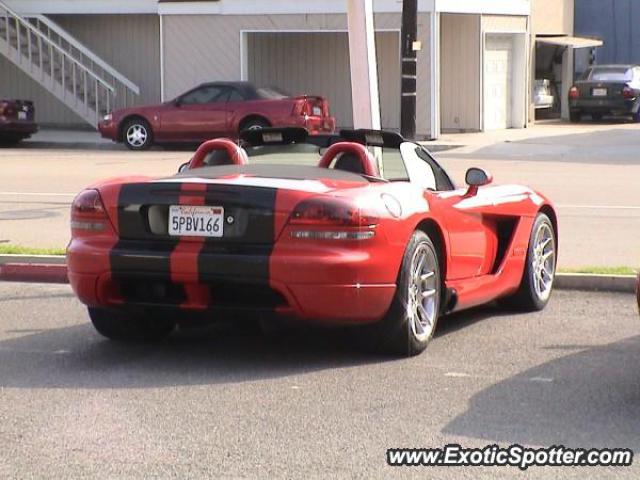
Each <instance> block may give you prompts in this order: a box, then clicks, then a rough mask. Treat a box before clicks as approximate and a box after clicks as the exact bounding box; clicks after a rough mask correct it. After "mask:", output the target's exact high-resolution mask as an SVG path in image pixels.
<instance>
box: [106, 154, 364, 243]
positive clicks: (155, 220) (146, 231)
mask: <svg viewBox="0 0 640 480" xmlns="http://www.w3.org/2000/svg"><path fill="white" fill-rule="evenodd" d="M245 168H246V167H245ZM250 168H251V170H252V171H253V170H255V171H256V172H259V171H263V170H270V169H273V168H276V169H277V170H278V171H279V172H280V175H279V176H278V177H275V175H274V176H273V177H266V176H257V175H253V176H250V175H239V174H237V173H235V174H232V173H231V172H233V171H234V170H237V167H233V166H229V167H204V168H199V169H196V170H192V171H187V172H184V173H183V174H180V175H177V176H175V177H171V178H167V179H161V180H150V181H145V182H136V183H126V184H124V185H122V186H121V187H118V188H119V190H118V192H117V193H116V192H113V193H112V194H108V193H107V194H105V195H103V198H112V200H111V202H109V201H108V200H106V202H107V203H111V204H110V205H109V204H107V210H108V211H109V213H110V216H111V217H112V221H113V223H114V226H115V227H116V230H117V232H118V235H119V237H120V238H121V239H123V240H135V241H163V240H164V241H170V240H178V239H180V240H181V241H187V242H189V241H191V242H198V241H202V239H201V238H196V237H193V236H176V235H175V234H174V235H171V234H170V233H169V231H170V229H169V225H170V222H172V221H173V220H172V219H173V218H174V217H176V215H179V216H183V215H185V216H187V217H188V216H192V217H193V218H194V221H195V217H196V215H198V214H202V212H205V213H204V215H205V220H198V221H199V222H201V224H202V225H206V222H207V220H206V218H211V217H209V215H214V216H215V218H217V220H218V224H219V228H220V229H221V231H220V236H219V237H218V238H214V237H208V236H206V235H205V234H204V232H203V235H202V236H204V237H205V238H207V240H210V241H214V242H218V243H220V244H226V245H241V244H243V245H271V244H273V243H274V242H275V240H276V239H277V238H278V236H279V234H280V232H281V231H282V229H283V228H284V226H285V224H286V222H287V220H288V218H289V215H290V212H291V211H292V210H293V208H294V207H295V206H296V205H297V204H298V203H299V202H300V201H302V200H304V199H305V198H308V197H310V196H313V195H319V194H327V193H331V192H333V191H334V190H335V189H336V188H344V187H350V186H353V187H362V186H366V185H367V184H368V182H367V181H366V180H364V179H363V178H362V177H360V176H358V175H354V174H350V173H347V172H339V173H338V174H337V175H335V174H334V172H332V171H330V170H325V169H318V168H316V167H291V168H287V167H286V166H282V165H280V166H266V165H263V166H261V167H258V166H252V167H250ZM287 172H289V173H290V174H289V175H287ZM296 172H297V173H299V174H296ZM309 172H314V173H315V174H316V175H319V174H320V172H324V175H325V176H327V177H329V178H328V179H322V180H321V179H320V178H308V177H309V176H310V175H309ZM287 177H288V178H287ZM331 177H334V178H333V179H332V178H331ZM177 206H183V207H198V208H194V209H191V208H185V209H182V210H183V212H182V213H177V212H176V210H177V209H175V208H174V209H173V210H172V208H171V207H177ZM201 207H203V208H201ZM207 207H210V208H207ZM212 209H213V210H212ZM214 221H215V220H214ZM203 228H205V227H203ZM174 233H175V232H174Z"/></svg>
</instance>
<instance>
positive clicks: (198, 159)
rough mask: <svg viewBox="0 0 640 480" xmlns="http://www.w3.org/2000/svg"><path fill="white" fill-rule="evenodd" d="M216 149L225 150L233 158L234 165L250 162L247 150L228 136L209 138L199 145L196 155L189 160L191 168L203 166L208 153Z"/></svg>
mask: <svg viewBox="0 0 640 480" xmlns="http://www.w3.org/2000/svg"><path fill="white" fill-rule="evenodd" d="M215 150H225V151H226V152H227V154H228V155H229V158H230V159H231V164H232V165H246V164H247V163H249V159H248V157H247V152H245V151H244V149H243V148H241V147H239V146H238V145H236V144H235V143H234V142H233V141H232V140H229V139H227V138H217V139H215V140H208V141H206V142H204V143H203V144H202V145H200V146H199V147H198V150H196V153H195V155H194V156H193V158H192V159H191V161H190V162H189V169H192V168H198V167H202V166H203V165H204V160H205V158H207V155H208V154H209V153H211V152H213V151H215Z"/></svg>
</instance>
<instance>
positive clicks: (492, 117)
mask: <svg viewBox="0 0 640 480" xmlns="http://www.w3.org/2000/svg"><path fill="white" fill-rule="evenodd" d="M531 1H534V2H535V3H534V5H533V6H532V3H531ZM531 1H530V0H423V1H421V2H420V4H419V10H420V13H419V37H420V40H421V41H422V50H421V51H420V52H419V56H418V75H417V82H418V96H417V102H418V108H417V132H418V135H419V137H421V138H435V137H437V135H438V134H439V133H440V132H441V131H480V130H487V129H499V128H522V127H525V126H526V124H527V123H528V122H529V121H531V120H532V112H533V109H532V107H531V100H530V96H531V95H530V92H531V81H532V79H533V78H534V73H535V54H534V51H535V50H534V45H535V39H536V33H537V32H543V33H544V34H545V35H556V36H561V37H562V36H564V37H565V38H571V37H567V36H568V35H571V33H572V31H573V0H567V1H558V0H531ZM3 6H7V7H9V8H10V9H11V10H12V11H13V12H14V13H17V14H18V15H19V16H21V17H22V19H23V20H24V21H26V22H29V24H30V25H31V26H32V28H33V30H29V31H31V36H32V39H31V45H25V44H26V42H27V37H26V36H25V35H27V34H24V33H23V34H22V39H23V40H22V45H21V53H20V54H18V49H17V44H16V38H17V37H18V35H16V29H15V27H12V26H11V25H13V23H16V22H18V20H16V19H15V18H14V17H12V16H11V13H6V11H5V12H3ZM401 7H402V2H401V1H400V0H375V12H376V14H375V26H376V30H377V36H376V38H377V51H378V70H379V76H380V101H381V116H382V124H383V127H385V128H392V129H397V128H399V125H400V100H399V99H400V22H401ZM532 14H533V17H532ZM3 15H7V16H5V17H4V18H3V17H2V16H3ZM7 20H8V21H7ZM12 22H13V23H12ZM3 24H5V26H4V27H3ZM29 28H31V27H27V26H23V27H22V29H23V30H24V31H27V30H28V29H29ZM52 29H53V32H54V33H53V34H52V33H51V30H52ZM346 31H347V18H346V0H324V1H321V2H320V1H315V0H313V1H311V0H306V1H305V0H277V1H273V0H208V1H206V0H205V1H177V0H173V1H171V0H160V1H158V0H126V1H124V0H123V1H115V0H0V96H4V97H20V98H29V99H32V100H34V101H35V102H36V109H37V114H38V118H39V121H40V122H41V123H44V124H59V125H60V124H62V125H70V124H83V123H85V124H86V123H89V124H95V119H96V118H97V117H98V116H99V115H100V114H101V113H103V112H104V111H105V110H107V109H110V108H113V107H114V105H115V106H119V105H123V104H124V103H125V99H126V103H127V104H131V103H132V102H133V103H151V102H158V101H160V100H161V99H163V100H168V99H171V98H173V97H175V96H177V95H178V94H179V93H181V92H183V91H185V90H187V89H189V88H191V87H193V86H194V85H196V84H199V83H201V82H206V81H215V80H241V79H242V80H251V81H253V82H255V83H257V84H260V85H264V86H271V85H273V86H278V87H280V88H282V89H284V90H286V91H289V92H291V93H293V94H296V93H303V92H304V93H312V94H319V95H323V96H326V97H328V98H329V101H330V103H331V108H332V112H333V114H334V115H335V116H336V117H337V119H338V124H339V125H341V126H350V125H351V121H352V113H351V89H350V79H349V53H348V39H347V33H346ZM12 39H13V40H12ZM61 39H62V40H61ZM52 40H53V41H54V42H57V43H58V46H59V47H60V49H62V50H63V51H58V49H57V47H55V46H51V45H49V43H48V42H49V41H52ZM565 43H566V42H565ZM569 43H571V42H569ZM38 50H39V52H40V53H37V54H36V53H33V54H32V56H31V58H29V56H28V55H27V53H28V51H32V52H37V51H38ZM65 52H66V53H65ZM567 52H570V49H567ZM64 55H67V56H66V57H65V59H66V60H65V61H64V62H61V61H60V60H57V58H62V57H63V56H64ZM50 57H51V58H53V62H51V61H49V58H50ZM41 60H42V61H41ZM568 61H569V57H567V62H568ZM62 63H64V68H63V67H62ZM52 64H53V66H52ZM567 70H569V69H567ZM63 73H64V78H65V80H64V81H65V87H64V88H63V87H62V85H61V83H62V78H63V76H62V74H63ZM87 79H88V80H87ZM103 80H104V81H103ZM570 82H571V79H569V78H568V77H567V79H566V81H565V82H564V83H565V84H567V85H566V88H568V87H569V85H568V83H570ZM125 97H126V98H125ZM96 104H97V106H98V108H97V109H96V108H95V106H96ZM96 110H97V111H96Z"/></svg>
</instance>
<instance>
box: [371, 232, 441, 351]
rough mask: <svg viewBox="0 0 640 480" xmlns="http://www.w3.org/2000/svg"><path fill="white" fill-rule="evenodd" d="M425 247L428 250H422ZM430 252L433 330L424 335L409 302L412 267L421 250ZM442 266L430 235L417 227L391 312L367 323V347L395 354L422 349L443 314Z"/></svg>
mask: <svg viewBox="0 0 640 480" xmlns="http://www.w3.org/2000/svg"><path fill="white" fill-rule="evenodd" d="M423 249H425V250H423ZM422 251H424V252H428V253H427V257H428V260H427V261H429V262H430V263H431V264H430V265H428V268H429V269H430V270H429V271H430V272H433V275H432V276H430V278H429V279H428V280H425V282H428V284H427V283H425V284H424V288H427V289H428V290H430V291H433V294H432V295H430V297H429V298H432V299H433V306H432V313H433V319H432V321H431V322H430V324H429V325H430V327H428V328H429V329H430V330H429V331H428V333H424V334H423V335H417V334H416V328H418V327H416V326H415V323H414V321H413V320H412V319H413V318H415V317H413V315H415V312H412V311H411V310H412V304H411V302H410V287H411V283H412V268H413V267H415V266H416V265H415V264H414V261H415V259H416V255H419V253H418V252H422ZM440 271H441V270H440V265H439V261H438V252H437V250H436V247H435V245H434V244H433V242H432V241H431V239H430V238H429V236H428V235H427V234H426V233H424V232H422V231H420V230H417V231H415V232H414V233H413V236H412V237H411V240H410V241H409V244H408V245H407V248H406V250H405V253H404V257H403V259H402V265H401V267H400V272H399V274H398V280H397V285H398V288H397V289H396V293H395V296H394V298H393V301H392V303H391V307H390V308H389V311H388V312H387V314H386V315H385V317H384V319H383V320H382V321H381V322H379V323H377V324H374V325H371V326H368V327H366V328H368V332H366V333H365V335H366V337H367V340H368V346H369V347H370V348H372V349H374V350H375V351H377V352H379V353H384V354H390V355H394V356H403V357H410V356H414V355H418V354H419V353H421V352H423V351H424V350H425V349H426V348H427V345H428V344H429V342H430V341H431V339H432V338H433V334H434V332H435V329H436V326H437V323H438V317H439V313H440V304H441V301H442V281H441V277H440Z"/></svg>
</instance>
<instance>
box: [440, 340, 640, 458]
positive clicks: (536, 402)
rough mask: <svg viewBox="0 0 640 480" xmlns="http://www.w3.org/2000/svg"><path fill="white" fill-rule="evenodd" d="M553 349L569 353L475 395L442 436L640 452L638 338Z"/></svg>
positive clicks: (639, 342) (639, 354)
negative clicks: (614, 448)
mask: <svg viewBox="0 0 640 480" xmlns="http://www.w3.org/2000/svg"><path fill="white" fill-rule="evenodd" d="M548 348H551V349H554V350H557V349H564V350H567V353H568V355H567V356H564V357H562V358H559V359H556V360H553V361H551V362H548V363H545V364H543V365H540V366H538V367H535V368H533V369H530V370H527V371H525V372H522V373H520V374H518V375H516V376H514V377H511V378H509V379H507V380H504V381H502V382H499V383H497V384H495V385H492V386H491V387H489V388H487V389H485V390H483V391H482V392H480V393H478V394H476V395H474V396H473V397H472V398H471V399H470V400H469V408H468V410H467V411H466V412H464V413H463V414H461V415H459V416H458V417H456V418H454V419H453V420H452V421H451V422H450V423H449V424H448V425H447V426H446V427H445V428H444V429H443V433H445V434H447V435H459V436H464V437H472V438H479V439H485V440H487V442H501V443H521V444H525V445H545V446H550V445H559V444H562V445H566V446H572V447H605V446H608V447H626V448H632V449H634V450H638V449H640V435H639V434H638V433H639V432H640V368H639V366H640V336H636V337H630V338H627V339H625V340H622V341H619V342H616V343H612V344H609V345H604V346H598V347H595V348H594V347H584V346H581V345H569V346H565V345H563V346H551V347H548ZM532 378H533V379H538V380H539V381H531V379H532Z"/></svg>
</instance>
